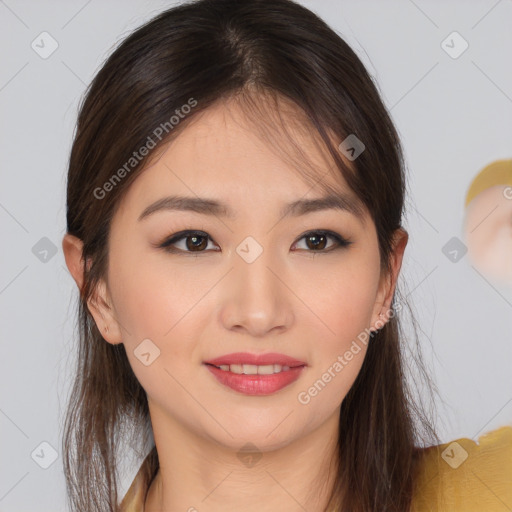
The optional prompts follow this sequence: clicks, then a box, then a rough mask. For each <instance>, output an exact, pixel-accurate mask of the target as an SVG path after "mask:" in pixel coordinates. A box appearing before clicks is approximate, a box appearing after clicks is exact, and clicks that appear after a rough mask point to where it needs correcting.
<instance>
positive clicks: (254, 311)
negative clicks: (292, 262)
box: [220, 251, 294, 338]
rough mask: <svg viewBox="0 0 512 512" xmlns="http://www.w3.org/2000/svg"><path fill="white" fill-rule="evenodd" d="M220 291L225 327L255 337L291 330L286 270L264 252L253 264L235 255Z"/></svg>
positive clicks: (290, 300) (290, 303) (291, 315)
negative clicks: (231, 267)
mask: <svg viewBox="0 0 512 512" xmlns="http://www.w3.org/2000/svg"><path fill="white" fill-rule="evenodd" d="M234 256H235V257H234V262H233V266H234V268H233V270H232V271H231V272H230V273H229V274H228V276H227V279H226V282H225V286H224V288H223V294H222V297H221V300H222V306H221V311H220V321H221V323H222V324H223V327H224V328H225V329H228V330H230V331H237V332H241V333H245V334H247V335H248V336H252V337H254V338H261V337H264V336H268V335H270V334H279V333H281V332H285V331H287V330H288V329H290V327H291V325H292V323H293V320H294V314H293V293H292V292H291V291H290V288H289V286H290V283H287V282H286V281H287V280H290V279H289V278H288V279H287V276H286V273H285V272H284V271H283V269H282V268H281V266H280V265H279V263H278V262H276V261H275V259H274V260H271V258H270V257H269V256H270V255H269V254H267V251H263V253H262V254H261V255H260V256H259V257H258V258H257V259H256V260H255V261H253V262H252V263H248V262H246V261H245V260H244V259H243V258H241V257H239V256H238V254H235V255H234Z"/></svg>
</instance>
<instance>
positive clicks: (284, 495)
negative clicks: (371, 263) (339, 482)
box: [144, 411, 339, 512]
mask: <svg viewBox="0 0 512 512" xmlns="http://www.w3.org/2000/svg"><path fill="white" fill-rule="evenodd" d="M338 413H339V411H336V413H335V414H334V415H333V416H332V417H331V418H330V419H329V420H328V421H327V422H325V423H324V424H322V425H321V426H319V427H318V428H317V429H316V430H315V431H312V432H311V433H309V434H308V436H307V437H301V438H297V439H296V440H293V441H292V442H290V443H289V444H287V445H285V446H281V447H277V448H274V449H269V447H265V448H264V449H262V450H261V451H260V450H258V449H257V448H256V447H255V446H254V445H250V444H249V443H244V442H240V443H239V445H240V446H244V449H243V450H240V449H234V448H230V447H226V446H224V445H221V444H219V443H216V442H214V441H212V440H211V439H205V438H204V437H200V436H198V435H196V434H195V433H194V432H191V431H190V430H188V429H185V428H182V427H181V426H180V425H178V424H176V423H174V422H172V421H169V420H168V419H167V420H166V421H154V420H155V419H156V417H158V416H159V414H158V411H153V413H152V415H151V416H152V423H153V433H154V439H155V444H156V448H157V452H158V457H159V462H160V468H159V470H158V473H157V475H156V476H155V478H154V479H153V482H152V484H151V486H150V489H149V491H148V494H147V498H146V503H145V506H144V512H156V511H162V510H182V511H188V512H197V511H201V512H225V511H226V510H228V509H229V510H244V511H246V512H253V511H254V512H256V511H258V512H259V511H261V510H262V505H264V507H263V508H264V509H265V510H286V511H290V512H295V511H297V512H299V511H300V512H304V510H308V512H323V511H324V510H325V507H326V505H327V502H328V498H329V495H330V493H331V490H332V487H333V485H334V478H335V476H336V468H337V462H338V458H337V435H338V417H339V414H338ZM159 419H160V420H161V419H162V418H159ZM155 426H157V428H156V429H155ZM158 427H160V428H158ZM250 446H252V447H253V448H252V449H253V451H252V452H251V451H250ZM329 461H331V464H330V463H329Z"/></svg>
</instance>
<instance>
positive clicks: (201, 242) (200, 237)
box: [159, 230, 218, 253]
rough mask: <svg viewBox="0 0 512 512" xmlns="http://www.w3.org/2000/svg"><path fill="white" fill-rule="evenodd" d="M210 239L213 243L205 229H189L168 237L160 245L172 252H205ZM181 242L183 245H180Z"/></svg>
mask: <svg viewBox="0 0 512 512" xmlns="http://www.w3.org/2000/svg"><path fill="white" fill-rule="evenodd" d="M208 240H210V241H211V242H212V243H213V240H212V239H211V238H210V236H209V235H208V233H205V232H204V231H192V230H187V231H180V232H179V233H174V234H173V235H171V236H170V237H167V238H166V239H165V240H164V241H163V242H162V243H161V244H160V245H159V247H160V248H162V249H165V250H166V251H167V252H171V253H180V252H182V253H187V252H205V249H206V247H207V246H208ZM179 243H180V244H181V247H178V244H179ZM216 252H218V251H216Z"/></svg>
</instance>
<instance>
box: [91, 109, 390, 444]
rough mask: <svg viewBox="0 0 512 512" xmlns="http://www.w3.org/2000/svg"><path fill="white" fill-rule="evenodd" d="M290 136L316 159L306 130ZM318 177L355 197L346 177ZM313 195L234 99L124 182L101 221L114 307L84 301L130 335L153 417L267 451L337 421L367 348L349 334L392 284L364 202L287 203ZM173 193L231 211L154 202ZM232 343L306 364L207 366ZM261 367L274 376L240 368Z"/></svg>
mask: <svg viewBox="0 0 512 512" xmlns="http://www.w3.org/2000/svg"><path fill="white" fill-rule="evenodd" d="M300 143H301V148H302V149H303V150H305V151H306V152H307V154H308V156H309V158H310V159H311V160H313V161H316V162H321V155H320V154H318V153H317V152H316V151H318V150H317V149H316V146H314V145H313V144H312V143H311V141H308V139H307V138H303V140H300ZM323 179H324V181H327V180H330V183H331V184H332V185H335V186H336V187H337V190H339V192H340V194H345V195H347V196H348V197H349V198H352V199H355V196H353V195H352V193H351V192H350V190H349V188H348V186H347V185H346V184H345V183H344V181H343V180H342V178H341V176H335V175H334V174H332V175H331V174H329V175H325V176H324V178H323ZM324 195H325V192H324V191H322V190H321V189H320V187H319V186H317V187H313V188H312V187H311V185H310V184H308V183H306V182H305V181H304V178H303V177H301V175H300V174H298V172H297V171H296V170H295V169H294V168H293V167H292V166H291V165H290V164H287V163H285V162H284V161H283V160H282V159H280V158H279V157H278V156H277V155H276V154H275V152H273V151H272V149H271V148H269V147H268V146H267V145H265V144H264V143H262V141H261V140H260V139H259V138H258V137H257V136H256V135H255V134H254V133H253V131H251V128H250V127H249V126H248V125H247V124H245V123H244V120H243V117H241V116H240V115H239V111H238V110H237V107H236V106H235V105H231V106H230V108H229V109H227V107H226V105H219V106H215V107H212V108H210V109H209V110H207V111H205V112H204V113H203V114H201V116H200V117H198V118H196V119H194V122H193V123H191V124H190V125H189V126H188V127H187V128H186V129H185V130H184V131H183V132H182V133H181V134H180V135H179V137H178V138H177V139H175V140H174V141H173V142H172V143H171V144H170V145H169V146H168V148H167V149H166V151H165V152H164V153H163V154H162V156H161V157H160V158H159V160H158V161H157V162H156V163H154V164H153V165H152V166H150V167H148V168H147V169H146V170H145V171H144V172H143V173H142V174H141V175H140V176H139V177H138V178H137V179H136V180H135V181H134V183H133V184H132V185H131V186H130V188H129V190H128V191H127V194H126V195H125V196H124V197H123V200H122V203H121V204H120V208H119V209H118V211H117V212H116V215H115V217H114V219H113V220H112V224H111V235H110V245H109V266H108V276H107V279H106V281H105V288H104V293H105V298H106V302H107V304H110V306H111V309H110V310H109V311H101V312H99V313H98V312H97V311H94V312H93V314H94V315H95V318H96V319H97V323H98V326H99V327H100V329H101V330H103V327H104V325H105V323H108V327H109V331H108V334H106V335H105V338H106V340H107V341H108V342H110V343H123V344H124V345H125V348H126V353H127V356H128V358H129V361H130V364H131V366H132V368H133V371H134V373H135V375H136V376H137V378H138V380H139V381H140V383H141V385H142V386H143V387H144V389H145V391H146V392H147V396H148V401H149V405H150V411H151V417H152V422H153V424H154V423H155V421H158V422H160V423H162V424H166V425H168V426H169V429H171V428H172V427H171V426H173V427H176V428H183V429H185V430H186V431H188V432H193V433H195V434H196V435H197V436H200V437H201V438H203V439H207V440H214V441H216V442H217V443H220V444H222V445H224V446H230V447H233V448H234V449H235V448H238V447H239V446H240V445H241V444H243V443H245V442H247V441H248V440H250V441H251V442H252V443H254V444H255V445H256V446H258V447H259V449H260V450H262V451H264V450H266V449H275V448H278V447H281V446H284V445H286V444H287V443H290V442H291V441H293V440H296V439H300V438H301V437H304V436H306V435H308V434H309V433H311V432H313V431H314V430H315V429H317V428H318V427H319V426H320V425H321V424H322V423H324V422H326V421H328V420H329V419H331V420H332V419H333V418H337V415H338V414H339V408H340V405H341V403H342V401H343V399H344V397H345V395H346V394H347V392H348V391H349V389H350V387H351V386H352V384H353V382H354V380H355V378H356V376H357V374H358V372H359V370H360V368H361V365H362V363H363V360H364V357H365V353H366V347H367V346H366V344H365V343H361V342H360V341H359V342H357V340H358V335H360V334H361V333H364V332H365V330H366V329H368V328H369V327H371V326H372V325H374V324H375V322H376V320H377V319H378V318H379V317H378V315H379V313H380V312H381V311H383V308H385V304H384V303H385V301H386V300H388V301H390V300H391V296H392V291H393V287H394V281H393V280H391V281H388V280H387V279H381V275H380V260H379V248H378V244H377V235H376V231H375V226H374V224H373V222H372V221H371V218H370V217H369V215H368V213H366V212H365V213H364V216H363V217H362V218H361V217H358V216H357V215H355V214H354V213H352V212H351V211H349V210H344V209H339V208H332V207H329V208H325V209H319V210H314V211H313V210H312V211H308V212H304V211H302V212H301V210H300V208H298V207H296V208H295V209H294V210H291V211H290V212H288V214H287V215H284V216H283V213H282V210H283V209H284V208H285V207H286V206H287V205H289V204H290V203H293V202H295V201H299V200H307V201H309V200H313V199H318V198H321V197H323V196H324ZM169 196H183V197H185V198H191V199H194V200H197V199H198V198H201V199H205V198H207V199H209V200H212V201H215V202H218V203H220V204H222V205H224V207H225V209H226V210H227V211H228V212H229V214H225V213H226V212H225V211H224V210H223V209H222V208H218V209H216V210H215V211H214V213H212V211H213V208H211V209H210V211H206V210H205V209H204V208H203V210H202V211H195V210H194V209H180V208H179V206H180V204H176V203H175V204H174V208H172V206H173V205H172V204H171V203H170V202H167V203H165V202H161V201H160V200H162V199H164V198H167V197H169ZM104 200H106V199H104ZM159 201H160V203H157V202H159ZM155 203H156V206H155ZM158 204H159V205H160V207H158ZM183 205H185V202H184V201H182V202H181V206H182V207H183ZM189 206H190V204H189ZM196 206H197V204H196ZM197 209H198V208H196V210H197ZM199 210H200V208H199ZM143 212H145V214H143ZM141 216H142V218H141ZM189 231H191V232H192V233H191V232H189ZM344 240H345V241H347V242H350V243H348V244H345V242H344ZM398 267H399V264H398ZM359 339H361V338H359ZM354 341H356V343H355V344H354ZM241 352H242V353H249V354H250V355H256V356H259V355H264V354H271V353H273V354H281V355H282V356H288V357H290V358H292V359H293V360H295V361H298V362H300V363H303V364H302V366H300V367H298V368H293V364H290V365H289V366H291V369H290V370H286V369H284V370H283V369H282V368H281V371H279V370H280V369H279V367H273V366H272V363H271V361H269V360H266V361H261V362H262V363H265V364H260V365H251V366H248V367H247V368H244V367H242V369H240V368H237V367H232V366H230V367H229V370H230V371H228V372H224V370H222V369H217V370H216V371H215V370H214V369H213V368H212V367H211V366H209V365H207V364H205V363H206V362H207V361H211V360H213V359H216V358H219V357H221V356H224V355H228V354H232V353H241ZM350 354H352V355H351V356H350ZM247 357H248V356H247ZM280 357H281V356H271V358H270V359H272V358H274V359H275V361H274V362H277V360H279V359H280ZM340 358H341V359H340ZM341 360H343V363H342V362H341ZM253 362H254V361H253ZM239 363H240V361H239ZM269 363H270V364H269ZM336 363H338V364H336ZM233 364H235V363H233ZM219 366H220V364H219ZM269 366H270V371H276V370H277V373H276V374H275V375H274V376H270V375H261V376H260V377H258V376H256V375H252V376H246V377H244V376H240V375H238V374H237V372H239V371H240V370H242V371H244V370H245V371H247V372H249V373H251V372H254V371H259V372H260V373H265V372H268V371H269ZM340 366H341V369H340ZM287 371H289V372H290V374H289V375H292V374H293V378H290V379H288V380H287V379H286V377H287V375H285V376H284V377H283V374H286V372H287ZM221 372H224V375H220V373H221ZM227 373H229V374H230V376H229V377H227V376H226V374H227ZM326 374H328V375H327V376H326ZM329 377H330V378H329ZM258 379H259V380H258ZM319 381H321V384H318V382H319ZM226 382H227V383H226ZM315 383H316V388H315ZM313 388H314V389H316V391H314V389H313ZM285 418H286V419H285ZM278 426H279V428H277V427H278Z"/></svg>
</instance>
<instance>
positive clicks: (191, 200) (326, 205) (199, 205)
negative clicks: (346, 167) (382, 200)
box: [138, 193, 365, 223]
mask: <svg viewBox="0 0 512 512" xmlns="http://www.w3.org/2000/svg"><path fill="white" fill-rule="evenodd" d="M166 210H173V211H191V212H195V213H200V214H203V215H215V216H219V217H226V218H229V219H234V218H236V214H235V212H234V211H233V210H232V209H231V208H230V207H229V206H228V205H226V204H224V203H221V202H219V201H217V200H215V199H208V198H202V197H190V196H168V197H163V198H161V199H158V200H157V201H155V202H154V203H152V204H150V205H149V206H148V207H147V208H145V209H144V211H143V212H142V213H141V214H140V215H139V218H138V220H139V221H141V220H142V219H144V218H146V217H149V216H150V215H152V214H153V213H155V212H159V211H166ZM323 210H342V211H346V212H348V213H351V214H352V215H354V216H355V217H357V218H358V219H359V220H360V221H361V222H362V223H364V222H365V217H364V210H363V207H362V205H361V203H360V202H359V201H357V200H356V199H354V198H353V197H351V196H349V195H347V194H344V193H341V194H339V195H327V196H323V197H319V198H315V199H298V200H297V201H293V202H292V203H288V204H286V205H285V206H284V207H283V208H282V209H281V212H280V213H281V217H287V216H290V215H291V216H294V217H299V216H301V215H306V214H308V213H312V212H318V211H323Z"/></svg>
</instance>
